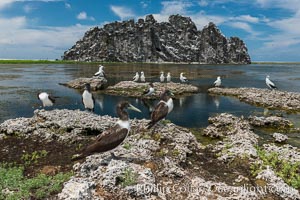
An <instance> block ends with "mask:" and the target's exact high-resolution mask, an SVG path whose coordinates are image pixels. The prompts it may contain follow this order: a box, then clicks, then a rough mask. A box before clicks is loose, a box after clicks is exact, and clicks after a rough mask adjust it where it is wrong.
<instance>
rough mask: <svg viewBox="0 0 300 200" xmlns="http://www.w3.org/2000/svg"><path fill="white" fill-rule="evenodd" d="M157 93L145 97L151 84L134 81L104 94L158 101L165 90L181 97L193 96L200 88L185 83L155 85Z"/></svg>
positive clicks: (121, 84) (124, 82)
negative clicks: (144, 94) (144, 93)
mask: <svg viewBox="0 0 300 200" xmlns="http://www.w3.org/2000/svg"><path fill="white" fill-rule="evenodd" d="M153 85H154V88H155V92H154V94H152V95H150V96H143V92H144V91H145V90H147V89H148V87H149V83H137V82H133V81H121V82H119V83H117V84H116V85H113V86H109V87H108V88H107V89H106V90H104V91H103V92H104V93H106V94H111V95H121V96H127V97H142V96H143V98H146V99H158V98H159V97H160V94H161V93H162V91H163V90H164V89H169V90H170V91H172V93H173V94H174V95H175V97H179V96H187V95H192V94H194V93H197V92H198V87H196V86H193V85H191V84H183V83H174V82H170V83H160V82H154V83H153Z"/></svg>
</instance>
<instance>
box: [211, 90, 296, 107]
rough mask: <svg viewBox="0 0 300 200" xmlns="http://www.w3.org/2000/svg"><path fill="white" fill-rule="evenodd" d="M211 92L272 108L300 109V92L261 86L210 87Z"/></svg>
mask: <svg viewBox="0 0 300 200" xmlns="http://www.w3.org/2000/svg"><path fill="white" fill-rule="evenodd" d="M208 92H209V93H210V94H216V95H229V96H235V97H237V98H238V99H239V100H240V101H243V102H246V103H249V104H255V105H259V106H263V107H267V108H270V109H280V110H286V111H290V112H299V111H300V93H296V92H286V91H280V90H268V89H259V88H210V89H208Z"/></svg>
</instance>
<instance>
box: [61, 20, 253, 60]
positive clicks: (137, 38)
mask: <svg viewBox="0 0 300 200" xmlns="http://www.w3.org/2000/svg"><path fill="white" fill-rule="evenodd" d="M247 51H248V50H247V47H246V45H245V44H244V42H243V41H242V40H240V39H239V38H237V37H231V38H226V37H225V36H224V35H223V34H222V33H221V31H220V30H219V29H218V28H217V27H216V25H215V24H213V23H209V24H208V25H207V26H205V27H204V28H203V30H202V31H199V30H197V27H196V25H195V24H194V22H193V21H192V20H191V18H189V17H183V16H180V15H171V16H170V17H169V22H161V23H158V22H157V21H156V20H155V19H154V17H153V16H152V15H148V16H146V19H145V20H144V19H139V20H138V22H137V23H135V22H134V20H128V21H123V22H114V23H110V24H106V25H104V26H103V28H98V27H95V28H92V29H90V30H89V31H87V32H86V33H85V35H84V37H83V38H82V39H81V40H79V41H77V42H76V44H75V45H74V46H73V47H72V48H71V49H69V50H68V51H66V52H65V53H64V55H63V57H62V58H63V59H64V60H78V61H114V62H199V63H209V64H215V63H242V64H249V63H251V61H250V56H249V54H248V52H247Z"/></svg>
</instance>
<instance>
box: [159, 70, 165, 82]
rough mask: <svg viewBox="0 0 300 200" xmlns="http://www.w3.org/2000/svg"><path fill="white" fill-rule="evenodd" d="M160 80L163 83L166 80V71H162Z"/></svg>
mask: <svg viewBox="0 0 300 200" xmlns="http://www.w3.org/2000/svg"><path fill="white" fill-rule="evenodd" d="M159 79H160V82H161V83H163V82H164V81H165V76H164V72H160V77H159Z"/></svg>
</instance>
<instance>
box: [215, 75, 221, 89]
mask: <svg viewBox="0 0 300 200" xmlns="http://www.w3.org/2000/svg"><path fill="white" fill-rule="evenodd" d="M221 83H222V81H221V77H220V76H218V77H217V80H216V81H215V82H214V86H215V87H220V86H221Z"/></svg>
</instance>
